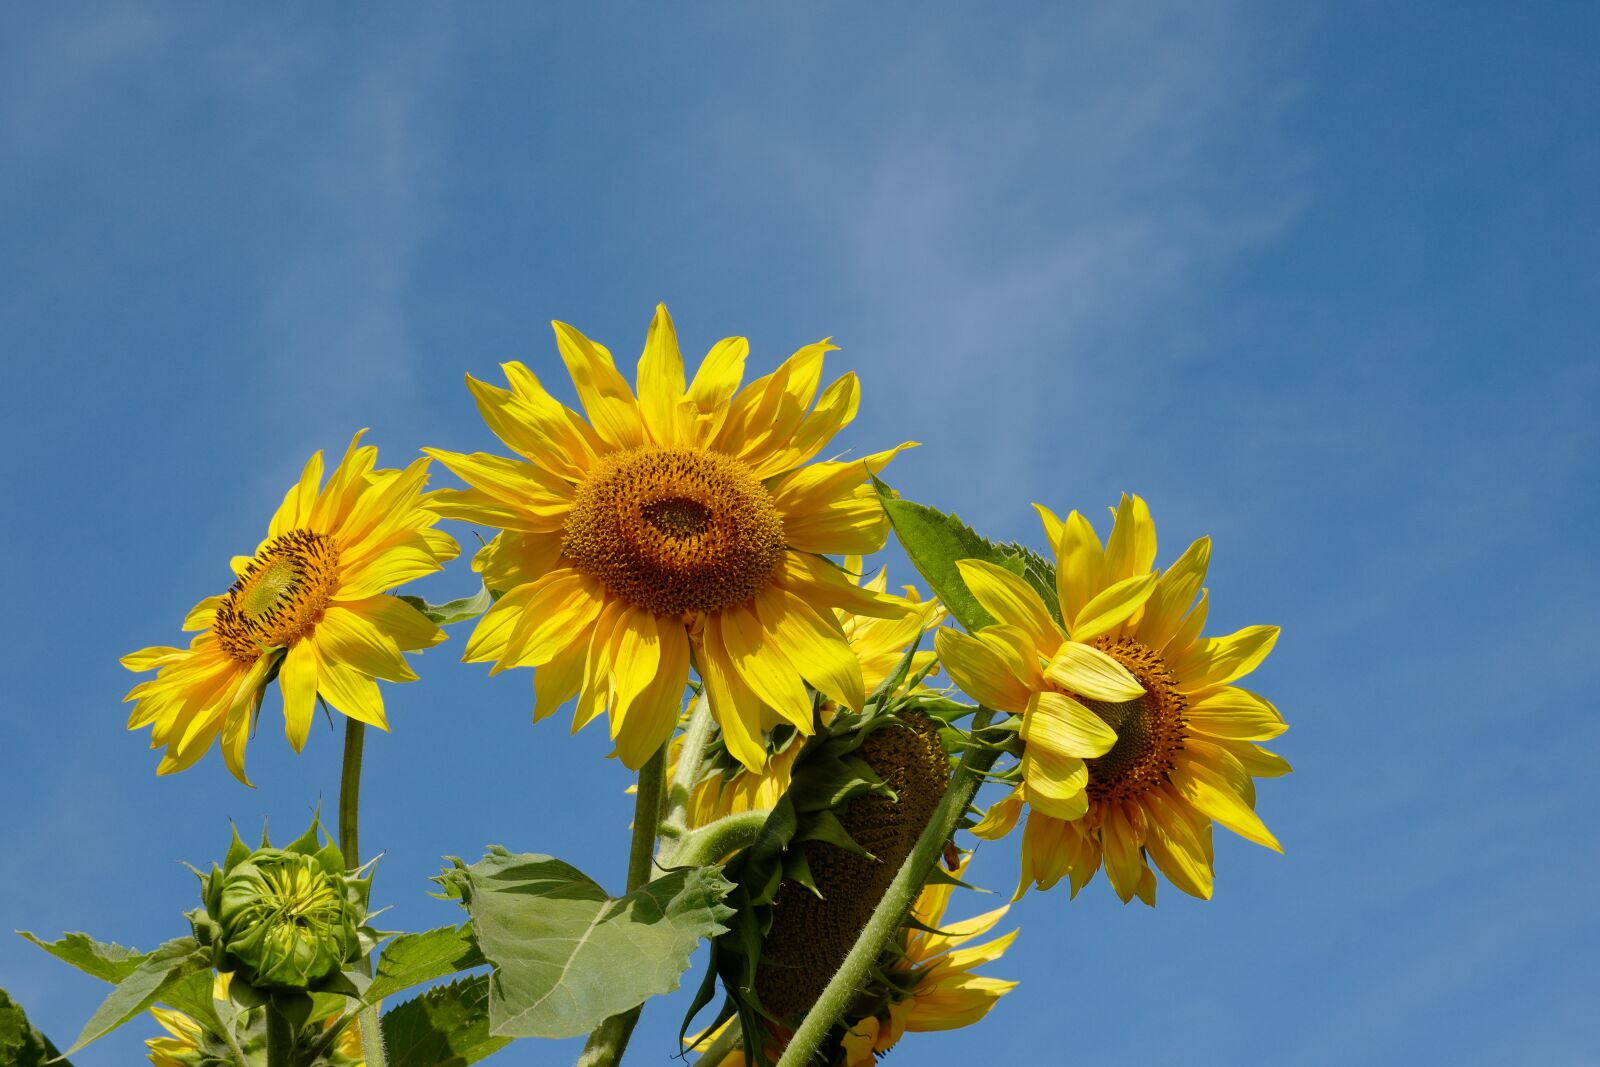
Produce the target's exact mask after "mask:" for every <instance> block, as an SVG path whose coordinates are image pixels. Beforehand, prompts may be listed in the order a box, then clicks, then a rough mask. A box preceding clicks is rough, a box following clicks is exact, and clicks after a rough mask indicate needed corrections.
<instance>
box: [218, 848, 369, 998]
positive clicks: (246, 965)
mask: <svg viewBox="0 0 1600 1067" xmlns="http://www.w3.org/2000/svg"><path fill="white" fill-rule="evenodd" d="M218 912H219V913H218V915H217V919H218V921H219V922H220V923H221V924H222V933H223V944H224V946H225V951H226V952H227V953H228V955H229V956H231V957H232V958H233V959H234V960H235V961H236V962H237V963H238V964H239V965H240V967H241V968H243V969H244V970H245V971H246V972H247V973H248V974H250V975H251V976H252V979H253V984H255V985H257V986H261V987H265V988H279V989H304V988H306V987H307V986H309V985H311V984H312V983H313V982H315V981H316V980H317V979H319V978H322V977H324V976H326V975H328V974H331V973H332V972H334V971H337V970H339V969H341V968H342V967H343V966H344V964H346V963H348V962H351V961H353V960H354V959H355V958H356V957H357V956H358V955H360V939H359V937H358V935H357V932H356V928H357V926H358V925H359V920H358V918H357V916H356V915H355V914H354V910H353V909H352V908H351V906H350V903H349V902H348V901H347V900H346V899H345V892H344V885H343V878H342V876H341V875H340V874H336V873H331V872H329V871H327V870H324V869H323V867H322V865H321V864H319V863H318V862H317V859H316V857H314V856H305V855H298V854H296V853H293V852H285V851H282V850H281V849H275V848H263V849H257V850H256V851H255V852H253V853H251V855H250V858H249V859H247V860H245V861H244V862H243V863H241V864H239V865H238V866H237V867H235V868H234V869H233V870H231V871H229V872H228V874H227V876H226V877H225V878H224V879H223V883H222V901H221V907H220V908H219V909H218Z"/></svg>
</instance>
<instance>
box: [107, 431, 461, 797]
mask: <svg viewBox="0 0 1600 1067" xmlns="http://www.w3.org/2000/svg"><path fill="white" fill-rule="evenodd" d="M362 432H363V433H364V432H365V431H362ZM360 441H361V434H360V433H358V434H356V436H355V438H354V439H353V440H351V442H350V447H349V449H348V450H347V451H346V452H345V456H344V459H343V460H342V461H341V462H340V464H339V466H338V467H337V468H336V469H335V470H334V471H333V473H332V475H330V476H329V478H328V482H327V484H326V485H323V486H321V488H320V490H319V488H318V486H319V485H320V484H321V480H322V453H321V452H318V453H316V454H315V455H313V456H312V457H311V460H310V461H309V462H308V463H307V464H306V466H305V471H304V472H303V473H302V475H301V477H300V481H299V482H298V483H297V484H296V485H294V486H293V487H292V488H290V490H289V492H288V494H287V495H286V496H285V497H284V500H283V504H282V505H281V506H280V507H279V508H278V511H277V513H276V514H275V515H273V516H272V521H271V523H270V524H269V526H268V527H267V538H266V540H264V541H263V542H261V545H260V547H259V548H257V549H256V553H255V555H254V556H236V557H234V559H233V572H234V582H233V585H232V586H231V587H229V589H228V591H227V592H226V593H224V594H222V595H221V596H213V597H207V598H206V599H204V600H202V601H201V602H200V603H199V604H197V605H195V608H194V610H193V611H191V612H190V613H189V616H188V618H187V619H185V620H184V624H183V628H184V629H185V630H199V631H200V633H199V634H198V635H196V637H195V638H194V640H193V641H191V642H190V643H189V647H188V648H186V649H185V648H166V647H156V648H146V649H141V650H140V651H138V652H132V653H129V654H128V655H126V656H124V657H122V665H123V666H124V667H127V668H128V669H129V670H131V671H148V670H152V669H153V670H155V671H156V672H157V673H156V677H155V678H154V679H152V680H150V681H147V682H142V683H140V684H139V685H136V686H134V687H133V689H132V690H131V691H130V692H129V693H128V695H127V697H126V698H125V699H126V700H130V701H135V702H136V703H135V704H134V708H133V713H132V715H130V716H129V718H128V728H129V729H130V730H136V729H140V728H141V727H145V726H150V727H152V728H153V729H152V734H151V743H150V747H152V748H157V747H165V749H166V752H165V753H164V755H163V757H162V760H161V764H160V766H159V767H157V768H156V773H157V774H170V773H172V772H174V771H181V770H183V769H184V768H186V767H189V766H190V765H192V764H193V763H194V762H195V761H196V760H197V759H199V758H200V757H201V756H202V755H204V754H205V752H206V750H208V749H209V748H210V747H211V743H212V741H214V740H216V738H217V737H218V735H219V734H220V735H221V738H222V756H223V759H224V760H225V761H226V763H227V765H228V769H229V770H230V771H232V772H233V774H234V776H235V777H237V778H238V779H239V780H240V781H241V782H244V783H245V784H246V785H249V784H250V781H249V779H248V778H246V777H245V773H244V751H245V743H246V741H247V740H248V739H249V736H250V733H251V729H250V727H251V721H252V718H253V715H254V712H255V710H256V709H257V708H258V707H259V706H260V703H261V700H262V697H263V695H264V693H265V689H266V686H267V684H268V683H269V682H270V681H271V679H272V678H273V676H274V675H276V677H277V679H278V681H279V684H280V685H281V686H282V688H283V713H284V720H285V725H286V730H287V733H288V737H289V744H290V745H291V746H293V748H294V750H295V751H296V752H299V751H300V749H301V748H302V747H303V746H304V745H305V741H306V735H307V733H308V732H309V731H310V729H311V716H312V710H313V706H314V704H315V702H316V699H317V698H318V697H319V696H320V697H321V698H322V699H323V700H324V701H326V702H327V703H328V704H330V705H332V706H333V707H334V708H336V709H337V710H339V711H340V712H343V713H344V714H345V715H348V716H349V717H350V718H352V719H355V720H357V721H359V722H363V723H366V724H368V725H371V726H376V727H378V728H379V729H383V730H387V729H388V728H389V727H388V723H387V721H386V720H385V718H384V713H383V698H382V696H381V695H380V694H379V692H378V687H377V684H376V682H375V681H374V679H375V678H382V679H384V680H386V681H391V682H408V681H413V680H415V678H416V675H415V674H413V673H412V671H411V668H410V667H409V666H408V665H407V664H406V661H405V657H404V656H403V655H401V653H402V652H409V651H415V650H417V649H422V648H427V647H428V646H430V645H433V644H436V643H437V642H439V641H442V640H444V634H443V633H442V632H440V630H439V628H438V627H437V626H435V625H434V624H433V623H432V622H430V621H428V619H427V618H426V617H424V616H423V615H422V613H421V612H419V611H417V610H416V609H415V608H413V607H411V606H410V605H409V604H407V603H406V602H405V601H403V600H400V599H399V598H397V597H393V596H389V595H387V594H386V593H385V592H384V590H386V589H392V588H393V587H395V586H397V585H401V584H403V583H405V582H408V581H410V580H412V579H413V578H420V577H422V576H423V575H425V574H431V573H432V572H434V571H437V570H439V569H440V568H441V567H442V566H443V565H444V563H445V561H446V560H450V559H453V558H454V557H455V555H456V553H457V551H458V549H457V548H456V543H455V542H454V541H453V540H451V539H450V537H449V536H448V535H446V534H445V533H444V532H442V531H440V530H435V529H432V527H433V525H434V523H435V522H436V521H437V519H438V517H437V516H436V515H435V514H434V513H432V512H430V511H427V510H425V509H424V508H423V507H422V503H421V490H422V486H423V483H424V482H425V481H426V480H427V475H428V472H427V467H428V461H427V460H426V459H419V460H417V461H416V462H415V463H413V464H411V465H410V466H409V467H407V468H406V469H405V470H403V471H402V470H374V469H373V466H374V464H375V463H376V461H377V456H378V450H377V449H376V448H374V447H372V446H371V445H362V444H360Z"/></svg>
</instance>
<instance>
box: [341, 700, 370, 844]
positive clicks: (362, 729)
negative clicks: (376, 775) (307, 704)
mask: <svg viewBox="0 0 1600 1067" xmlns="http://www.w3.org/2000/svg"><path fill="white" fill-rule="evenodd" d="M366 735H367V728H366V726H365V725H364V724H362V723H359V722H357V721H356V720H354V719H349V718H347V719H345V721H344V768H343V770H342V771H341V773H340V775H339V852H340V853H341V854H342V855H343V856H344V865H345V868H346V869H347V870H352V871H353V870H355V869H356V868H357V867H359V866H361V838H360V828H359V826H358V825H357V818H356V816H357V812H358V810H359V808H360V807H361V750H362V749H363V748H364V747H365V743H366Z"/></svg>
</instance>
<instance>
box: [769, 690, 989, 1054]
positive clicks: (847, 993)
mask: <svg viewBox="0 0 1600 1067" xmlns="http://www.w3.org/2000/svg"><path fill="white" fill-rule="evenodd" d="M991 718H993V713H992V712H990V711H989V710H988V709H985V708H980V709H979V710H978V714H977V716H976V717H975V718H974V719H973V723H972V732H973V734H977V733H978V732H979V731H981V730H982V729H983V728H984V727H985V726H987V725H989V721H990V719H991ZM998 754H999V753H998V752H996V751H993V750H991V749H989V748H988V747H987V746H978V745H974V746H972V747H971V748H968V749H967V753H966V755H965V756H963V757H962V759H961V763H960V765H959V766H957V767H956V772H955V774H954V775H952V776H951V778H950V785H949V788H947V789H946V790H945V792H944V796H943V797H942V798H941V799H940V801H939V806H938V807H937V808H935V809H934V812H933V818H932V819H930V820H929V821H928V825H927V826H926V827H925V828H924V829H923V831H922V836H920V837H918V838H917V844H916V847H915V848H913V849H912V850H911V855H909V856H907V857H906V861H905V862H904V863H902V864H901V865H900V870H899V872H898V873H896V874H895V876H894V881H893V882H890V883H889V889H888V891H887V892H886V893H884V895H883V899H882V900H880V901H878V906H877V908H876V909H875V910H874V911H873V913H872V918H870V919H868V920H867V925H866V926H865V927H864V928H863V929H862V931H861V936H860V937H858V938H856V943H855V944H854V945H853V946H852V947H851V949H850V954H849V955H847V956H846V957H845V958H844V962H843V963H842V964H840V965H839V970H838V971H837V972H835V973H834V976H833V978H832V979H830V980H829V982H828V986H827V988H826V989H824V990H823V991H822V996H820V997H818V998H817V1002H816V1003H815V1004H813V1005H812V1006H811V1010H810V1011H809V1012H807V1013H806V1017H805V1020H804V1021H803V1022H802V1023H801V1024H800V1028H799V1029H798V1030H796V1031H795V1034H794V1037H792V1038H791V1039H790V1040H789V1044H788V1046H787V1047H786V1048H785V1049H784V1050H783V1056H782V1057H781V1058H779V1060H778V1067H806V1065H808V1064H810V1063H811V1062H812V1059H813V1058H814V1057H815V1056H816V1053H817V1048H818V1047H819V1046H820V1045H821V1044H822V1041H823V1039H824V1038H825V1037H827V1036H828V1031H829V1030H831V1029H832V1028H833V1025H834V1024H835V1023H836V1022H838V1021H839V1019H840V1018H841V1017H842V1016H843V1015H844V1013H845V1011H846V1010H847V1009H848V1008H849V1007H850V1003H851V1001H853V1000H855V998H856V995H857V994H858V993H859V992H860V990H861V987H862V984H863V983H864V982H865V981H866V978H867V973H868V972H869V971H870V970H871V968H872V965H873V963H875V962H876V961H877V959H878V956H879V955H880V954H882V952H883V950H884V947H885V946H886V945H888V943H889V941H890V939H891V938H893V937H894V936H895V935H896V934H897V933H898V932H899V930H900V924H901V922H902V921H903V920H904V919H905V915H906V912H907V910H909V909H910V907H911V903H912V901H914V900H915V899H916V898H917V894H918V893H919V892H921V891H922V887H923V885H924V884H926V883H927V881H928V876H929V875H930V874H932V873H933V866H934V864H936V863H938V862H939V855H940V853H942V852H943V851H944V846H945V842H947V841H949V840H950V836H951V835H952V834H953V833H955V829H956V824H957V823H959V822H960V821H961V816H962V814H963V813H964V812H965V811H966V810H967V805H969V804H971V803H972V797H973V794H975V793H976V792H977V791H978V786H979V785H980V784H981V783H982V781H983V772H985V771H987V770H988V769H989V767H990V766H991V765H992V764H993V763H994V761H995V759H996V757H997V756H998Z"/></svg>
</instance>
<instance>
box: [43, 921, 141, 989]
mask: <svg viewBox="0 0 1600 1067" xmlns="http://www.w3.org/2000/svg"><path fill="white" fill-rule="evenodd" d="M17 933H18V934H19V935H20V936H22V937H24V938H26V939H28V940H29V941H31V942H33V943H34V944H35V945H38V946H39V947H40V948H42V949H44V950H45V951H46V952H48V953H50V955H52V956H54V957H55V958H56V959H58V960H61V961H62V962H63V963H70V964H72V965H73V966H74V967H76V968H78V970H80V971H82V972H83V973H85V974H89V975H93V976H94V977H96V978H98V979H100V980H101V981H102V982H111V983H113V984H115V983H117V982H120V981H122V980H123V979H124V978H126V977H128V975H130V974H132V973H133V969H134V968H135V967H137V966H139V964H141V963H143V962H144V961H145V958H146V957H147V955H148V953H144V952H139V951H137V950H136V949H131V948H124V947H123V946H121V945H118V944H109V945H108V944H106V943H105V942H103V941H96V940H95V939H94V938H92V937H90V936H89V935H88V934H81V933H76V934H65V935H63V936H62V938H61V940H60V941H44V940H41V939H40V938H39V937H38V936H37V935H34V934H30V933H28V932H27V931H26V930H18V931H17Z"/></svg>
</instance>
